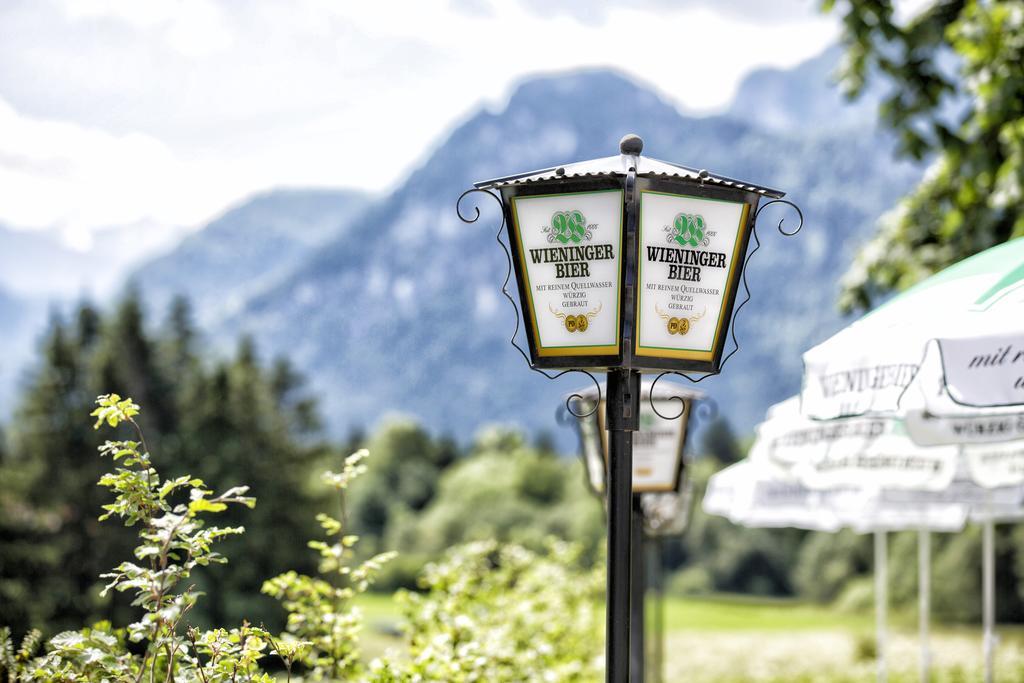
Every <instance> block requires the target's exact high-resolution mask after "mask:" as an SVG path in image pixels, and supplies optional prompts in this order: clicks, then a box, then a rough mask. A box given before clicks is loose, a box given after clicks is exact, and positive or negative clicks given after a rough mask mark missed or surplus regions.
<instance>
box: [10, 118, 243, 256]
mask: <svg viewBox="0 0 1024 683" xmlns="http://www.w3.org/2000/svg"><path fill="white" fill-rule="evenodd" d="M217 166H218V164H215V163H209V162H186V161H183V160H181V159H180V158H178V157H177V156H176V154H175V153H174V151H173V150H172V149H170V148H169V147H168V146H167V145H166V144H164V143H162V142H160V141H159V140H157V139H155V138H153V137H152V136H149V135H145V134H142V133H127V134H124V135H116V134H111V133H108V132H105V131H102V130H99V129H96V128H90V127H85V126H81V125H79V124H76V123H70V122H66V121H54V120H46V119H36V118H31V117H27V116H24V115H21V114H20V113H19V112H17V111H15V109H14V108H13V107H12V106H11V105H10V104H8V103H7V102H5V101H4V100H2V99H0V187H3V188H4V189H3V192H0V221H3V222H5V223H10V224H13V225H17V226H21V227H30V228H31V227H37V228H59V229H61V230H63V231H65V232H66V233H69V235H70V236H71V237H72V238H73V239H74V236H75V235H76V234H77V233H80V232H82V231H90V230H93V229H95V228H98V227H104V226H110V225H123V224H128V223H135V222H138V221H140V220H144V219H146V218H149V217H157V218H158V220H159V221H160V222H163V223H171V224H179V225H182V224H183V225H189V224H192V223H195V222H198V221H200V220H202V219H203V218H205V217H206V216H208V215H210V214H211V213H213V212H214V211H216V210H218V209H219V208H221V207H222V206H223V204H224V202H225V200H226V199H227V198H228V197H230V196H231V195H235V196H237V195H239V194H242V193H244V192H246V191H247V190H248V184H247V183H246V182H245V180H244V179H243V180H241V181H235V180H232V179H230V178H225V179H221V180H219V181H218V182H217V183H216V184H213V185H211V184H210V180H211V178H213V177H216V174H217V171H218V168H217Z"/></svg>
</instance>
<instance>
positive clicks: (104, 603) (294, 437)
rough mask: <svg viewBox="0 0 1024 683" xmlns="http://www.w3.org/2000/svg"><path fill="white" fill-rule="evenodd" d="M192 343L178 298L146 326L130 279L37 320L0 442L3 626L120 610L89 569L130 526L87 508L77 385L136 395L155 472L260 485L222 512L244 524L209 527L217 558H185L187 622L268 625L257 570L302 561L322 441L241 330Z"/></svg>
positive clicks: (84, 433)
mask: <svg viewBox="0 0 1024 683" xmlns="http://www.w3.org/2000/svg"><path fill="white" fill-rule="evenodd" d="M196 345H197V341H196V335H195V333H194V331H193V330H192V327H191V323H190V322H189V313H188V306H187V304H185V302H183V301H178V302H176V303H175V304H174V305H173V306H172V307H171V314H170V316H169V319H168V321H167V324H166V325H165V326H163V327H161V328H159V329H157V330H154V331H150V330H149V329H147V325H146V320H145V315H144V313H143V310H142V307H141V305H140V303H139V299H138V296H137V295H136V293H135V292H133V291H129V292H128V294H127V295H126V296H125V297H124V298H123V299H122V300H121V301H120V303H119V304H118V305H117V306H116V307H115V308H114V310H113V311H111V312H110V313H109V314H103V313H100V312H99V311H98V310H97V309H96V308H94V307H93V306H92V305H90V304H88V303H83V304H81V305H80V306H79V307H78V309H77V311H75V313H74V314H73V315H72V316H70V317H69V318H68V319H63V318H61V317H59V316H55V317H54V319H53V320H52V322H51V324H50V329H49V332H48V333H47V335H46V337H45V338H44V339H43V341H42V345H41V354H40V356H41V357H40V359H39V362H38V365H37V367H36V368H35V370H34V371H33V373H32V374H31V376H30V377H29V379H28V381H27V383H26V385H25V389H24V393H23V396H22V399H21V401H20V404H19V407H18V410H17V413H16V417H15V420H14V421H13V423H12V424H11V425H10V427H9V430H8V431H9V438H8V442H9V443H8V446H7V452H6V453H5V454H4V455H3V457H0V550H2V552H0V601H2V605H3V610H2V611H3V614H2V619H0V620H2V621H3V622H4V623H5V624H7V625H10V626H11V627H12V628H13V629H14V631H15V633H18V632H23V631H25V630H27V629H28V628H29V627H32V626H35V627H40V628H43V629H44V630H45V631H46V632H48V633H50V634H52V633H54V632H55V631H56V630H59V629H64V628H72V627H77V626H79V625H81V624H82V623H91V621H93V620H96V619H100V618H106V617H113V618H115V619H120V618H122V617H125V616H126V615H125V614H124V613H123V610H124V609H125V607H126V605H124V604H123V603H122V601H121V600H120V596H115V597H109V598H106V599H101V598H100V597H99V589H100V587H101V582H100V579H99V575H100V573H101V572H103V571H106V569H107V568H109V567H110V566H113V564H116V562H114V561H113V560H114V559H116V558H119V557H124V556H126V554H128V553H130V551H131V547H130V545H129V543H130V540H131V539H130V535H128V536H126V535H125V534H124V533H122V532H120V531H119V530H118V529H117V528H116V527H115V526H114V524H113V523H111V522H107V523H105V524H100V523H99V522H97V521H96V517H97V516H98V512H99V511H100V509H101V508H100V506H101V505H102V504H103V503H105V502H107V500H106V496H105V494H104V492H103V490H102V489H101V488H100V487H99V486H97V485H96V482H97V480H98V479H99V477H100V474H101V472H102V470H103V468H104V467H105V466H106V465H107V464H106V463H105V462H104V461H102V460H101V459H99V458H96V457H94V456H93V455H92V454H94V453H95V448H96V447H97V446H98V445H99V440H100V437H99V436H98V435H97V434H96V433H95V432H94V431H93V430H92V428H91V425H90V424H89V421H88V420H87V419H84V416H87V415H88V414H89V412H90V410H91V400H90V397H91V396H94V395H97V394H102V393H107V392H110V391H116V392H120V393H121V394H122V395H132V396H138V397H140V399H144V400H145V405H146V411H145V412H144V413H143V414H141V415H140V416H139V418H140V422H141V424H142V425H143V427H144V428H145V430H146V433H147V439H148V442H149V443H148V446H149V447H150V448H152V449H153V451H154V453H155V454H156V456H157V457H158V458H160V459H161V460H162V461H164V462H167V463H169V465H168V467H167V470H168V472H169V473H170V474H172V475H177V474H179V473H182V472H192V473H194V474H195V475H196V476H199V477H202V478H204V479H208V480H210V481H223V482H233V481H234V482H247V483H250V484H251V485H252V490H253V493H254V494H255V495H256V496H257V497H259V498H260V503H261V504H260V505H259V506H258V507H257V509H256V510H253V511H249V510H246V511H245V512H243V513H239V514H237V515H236V514H234V512H232V513H231V514H229V515H228V517H230V521H227V518H225V521H226V522H227V523H229V524H232V525H234V524H240V525H245V526H247V527H250V528H255V529H258V531H255V532H254V533H249V534H245V535H244V536H242V537H238V538H237V539H232V540H231V541H230V542H229V543H225V549H224V550H225V552H226V553H227V554H228V556H229V557H231V558H232V562H231V564H229V565H228V566H227V567H224V568H223V569H222V570H221V571H218V572H216V573H212V572H201V573H200V576H199V578H198V583H199V586H200V588H201V589H203V590H207V591H208V593H209V596H208V598H207V599H206V600H204V601H203V602H202V603H201V604H200V607H198V608H197V612H196V613H195V615H194V616H195V618H196V621H197V623H201V624H207V623H237V622H239V621H240V620H241V619H243V618H248V619H249V620H251V621H253V622H254V623H259V622H261V621H264V622H266V623H267V624H268V625H278V622H279V621H280V619H281V616H280V611H279V610H278V609H277V608H276V606H275V604H274V602H273V601H272V600H270V599H269V598H263V597H262V596H260V594H259V588H260V586H261V584H262V582H263V581H264V580H265V579H266V578H267V577H268V576H273V575H274V574H276V573H280V572H282V571H284V570H286V569H292V568H294V569H297V570H299V571H309V570H312V569H314V567H313V560H312V559H311V558H310V557H309V553H308V552H306V548H305V541H304V539H306V538H309V537H311V536H313V535H315V533H316V524H315V522H313V521H312V520H313V517H314V514H315V510H316V508H317V506H318V505H319V502H320V501H319V500H318V496H320V495H321V494H319V493H318V492H315V491H316V490H315V489H313V488H312V485H311V482H312V478H313V466H314V464H316V463H318V462H323V460H324V459H325V458H327V457H329V454H330V453H331V452H330V451H329V449H327V447H326V446H324V445H323V442H322V440H321V438H320V437H319V436H318V433H317V432H316V420H315V417H314V416H315V410H314V406H313V403H312V401H311V400H310V399H309V397H308V396H306V395H305V394H304V393H303V392H302V390H301V386H300V382H299V380H298V378H297V377H296V376H295V375H294V373H292V372H291V371H290V369H289V367H288V366H287V365H286V364H283V363H280V362H279V363H277V364H275V365H273V366H272V367H271V368H269V369H268V368H266V367H265V366H264V365H262V364H261V363H260V361H259V360H258V358H257V356H256V352H255V348H254V347H253V345H252V343H251V342H249V341H247V340H242V341H241V342H240V343H239V346H238V349H237V351H236V352H235V354H234V355H233V356H232V357H230V358H226V359H222V360H213V359H208V358H207V359H204V358H201V357H200V356H199V355H198V353H197V349H196V348H195V347H196Z"/></svg>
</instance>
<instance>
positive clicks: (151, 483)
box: [0, 394, 603, 683]
mask: <svg viewBox="0 0 1024 683" xmlns="http://www.w3.org/2000/svg"><path fill="white" fill-rule="evenodd" d="M140 410H141V409H140V408H139V406H138V405H137V404H136V403H135V402H134V401H132V400H131V399H127V398H125V399H122V398H121V397H120V396H118V395H117V394H109V395H103V396H100V397H99V398H98V399H97V407H96V409H95V410H94V411H93V412H92V417H94V418H95V428H96V429H99V428H101V427H103V428H110V429H118V428H119V427H122V428H123V427H126V426H128V427H130V429H131V431H130V437H131V438H129V439H123V440H116V441H109V440H108V441H104V442H103V443H102V444H101V445H100V446H99V452H100V454H101V455H102V456H104V457H105V458H107V462H108V463H110V464H109V465H108V469H109V468H112V469H109V471H106V472H105V473H103V474H102V476H101V477H100V481H99V483H100V485H101V486H102V487H103V488H105V489H106V490H107V491H108V492H110V493H113V494H114V495H113V501H112V502H109V503H106V504H104V505H103V510H104V512H103V514H102V515H101V516H100V521H103V520H107V519H111V518H115V519H119V520H120V521H122V522H123V525H124V526H126V527H135V528H136V529H137V531H136V535H135V536H136V543H137V545H136V547H135V549H134V551H133V552H132V556H133V559H132V560H126V561H121V562H120V563H119V564H118V565H117V566H116V567H115V568H114V569H113V570H112V571H110V572H107V573H105V574H104V575H103V578H104V579H106V580H107V585H106V587H105V588H104V589H103V592H105V593H106V592H111V591H113V592H118V593H125V594H129V595H131V596H133V600H132V608H133V611H134V619H133V620H132V621H131V623H129V624H128V625H127V626H123V627H122V626H115V625H113V624H112V623H111V622H109V621H106V622H99V623H96V624H94V625H93V626H91V627H88V628H80V629H76V630H67V631H64V632H61V633H58V634H57V635H55V636H54V637H53V638H51V639H49V640H48V641H46V642H45V645H43V642H42V638H41V634H40V632H39V631H38V630H33V631H30V632H29V633H28V635H27V636H26V637H25V638H24V639H23V640H22V641H21V644H20V646H19V647H17V648H15V646H14V640H13V638H12V635H11V631H10V629H9V627H4V628H2V629H0V680H5V681H8V683H17V682H20V681H32V680H45V681H58V680H59V681H134V682H135V683H141V682H142V681H147V682H148V683H156V682H157V681H162V682H163V683H178V682H180V683H186V682H188V683H195V682H196V681H202V683H227V682H228V681H230V682H231V683H272V681H274V680H278V679H276V678H275V676H274V675H273V674H272V673H270V671H269V670H268V668H267V667H268V666H272V665H273V663H274V662H275V661H279V662H280V664H281V665H282V666H283V668H284V669H285V672H286V676H287V680H288V681H291V680H292V679H293V676H298V680H304V681H353V680H365V681H370V682H371V683H397V682H402V683H415V682H424V683H425V682H428V681H436V682H437V683H442V682H444V683H449V682H457V681H478V680H487V681H496V682H499V683H500V682H501V681H509V682H512V681H520V680H547V681H553V682H559V683H560V682H566V683H569V682H573V681H584V680H595V679H596V678H597V677H598V675H599V668H600V645H599V643H600V640H599V633H600V624H601V617H602V614H603V612H602V610H601V606H600V600H599V598H600V595H601V588H602V586H603V576H602V574H601V572H600V571H599V570H594V569H592V568H587V567H586V566H583V565H582V564H581V563H580V549H579V548H578V547H574V546H572V545H569V544H565V543H562V542H558V541H554V540H550V541H548V542H547V543H546V547H545V552H543V553H535V552H532V551H530V550H527V549H525V548H522V547H519V546H513V545H499V544H498V543H496V542H495V541H486V542H480V543H477V544H471V545H469V546H466V547H463V548H457V549H455V550H453V551H452V552H451V554H450V555H449V556H448V557H447V558H446V559H445V561H443V562H441V563H439V564H437V565H431V566H430V567H429V568H428V569H427V571H426V573H425V575H424V577H423V579H422V587H423V588H424V589H425V591H426V592H425V594H423V595H407V596H406V598H405V600H406V605H407V616H408V618H409V623H408V626H407V631H408V633H409V653H410V656H409V657H408V658H397V659H390V660H388V661H382V660H375V661H374V662H372V663H371V664H370V666H369V667H367V666H366V665H365V664H364V662H363V659H362V657H361V656H360V650H359V632H360V630H361V628H362V616H361V613H360V612H359V610H358V609H357V608H356V607H355V606H354V599H355V598H356V596H358V595H359V594H360V593H362V592H364V591H366V590H367V589H368V588H369V586H370V585H371V583H372V582H373V581H374V579H375V576H376V574H377V573H378V572H379V571H380V569H381V568H382V566H383V565H384V564H385V563H386V562H388V561H389V560H390V559H392V557H393V553H390V552H389V553H383V554H380V555H377V556H374V557H372V558H370V559H368V560H366V561H363V562H357V561H355V555H356V552H355V548H356V545H357V544H358V542H359V538H358V536H356V535H353V534H351V533H349V529H348V528H347V526H346V523H345V522H344V521H342V520H340V519H337V518H335V517H332V516H330V515H327V514H323V513H321V514H319V515H317V521H318V522H319V523H320V526H321V528H322V530H323V532H324V534H325V536H326V540H316V541H311V542H310V543H309V547H310V548H312V549H313V550H315V551H316V552H317V554H318V555H319V566H318V571H317V574H316V575H308V574H302V573H299V572H296V571H287V572H284V573H282V574H280V575H278V576H276V577H274V578H272V579H270V580H268V581H267V582H266V583H265V584H264V586H263V592H264V593H266V594H268V595H270V596H272V597H273V598H275V599H277V600H279V601H280V602H281V604H282V605H283V607H284V608H285V610H286V611H287V613H288V617H287V628H286V630H285V632H284V633H281V634H279V635H276V636H275V635H274V633H273V632H272V631H271V630H269V629H267V628H266V627H264V626H262V625H261V626H258V627H257V626H252V625H251V624H250V623H249V622H245V621H243V622H242V623H241V625H240V626H238V627H235V628H224V627H212V628H207V629H202V628H198V627H196V626H195V625H193V624H192V623H190V618H189V617H190V613H191V612H192V611H193V610H194V608H195V607H196V606H197V605H198V604H199V603H200V601H201V600H202V599H203V595H202V594H201V593H200V592H199V591H197V590H196V586H195V584H193V583H191V579H192V577H193V572H194V571H195V570H197V569H198V568H200V567H205V566H209V565H215V564H224V563H226V562H227V558H226V557H225V556H224V555H223V554H221V553H220V552H219V551H218V550H217V549H215V548H218V547H221V546H222V545H223V543H222V542H223V541H224V540H225V539H227V538H230V537H234V536H238V535H241V534H243V533H244V529H243V528H242V527H231V526H213V525H210V524H209V521H210V520H211V519H212V518H213V517H214V516H221V515H224V514H225V513H226V512H227V510H229V509H230V508H231V507H233V506H235V507H238V506H240V507H243V508H248V509H250V510H251V509H253V508H254V506H255V502H256V501H255V499H253V498H251V497H249V496H247V495H246V494H247V493H248V487H247V486H244V485H240V486H234V487H231V488H229V489H227V490H226V491H224V492H222V493H220V494H215V493H214V492H213V491H212V489H210V488H208V486H207V484H206V483H205V482H204V481H203V480H201V479H199V478H196V477H193V476H192V475H191V474H184V475H181V476H177V477H165V476H164V475H163V474H161V472H160V471H158V469H157V468H156V466H155V465H154V461H153V459H152V456H151V454H150V451H149V447H148V445H147V441H146V438H145V436H144V432H143V430H142V428H141V426H140V420H137V419H136V418H138V417H139V416H140ZM366 457H367V452H366V451H359V452H357V453H355V454H354V455H352V456H350V457H349V458H347V459H346V460H345V462H344V466H343V468H342V469H341V471H340V472H327V473H326V474H324V476H323V479H324V481H326V482H327V483H328V484H329V485H330V487H331V488H332V489H333V490H334V491H335V492H336V493H337V494H341V495H343V494H345V492H346V491H347V490H348V488H349V485H350V484H351V483H352V482H353V481H354V480H355V479H356V478H357V477H359V476H360V475H362V474H363V473H364V472H366V466H365V464H364V462H363V461H364V459H365V458H366ZM243 559H244V558H243ZM41 646H43V650H42V652H39V650H40V647H41Z"/></svg>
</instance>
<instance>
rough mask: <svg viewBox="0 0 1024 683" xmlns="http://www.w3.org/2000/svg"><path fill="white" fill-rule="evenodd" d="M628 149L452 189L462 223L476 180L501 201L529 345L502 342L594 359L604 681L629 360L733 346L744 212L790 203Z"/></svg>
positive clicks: (615, 596) (534, 355) (638, 143)
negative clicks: (602, 389) (599, 374)
mask: <svg viewBox="0 0 1024 683" xmlns="http://www.w3.org/2000/svg"><path fill="white" fill-rule="evenodd" d="M642 151H643V141H642V140H641V139H640V138H639V137H638V136H636V135H627V136H625V137H623V138H622V140H621V141H620V143H619V152H620V153H619V154H618V155H615V156H611V157H606V158H602V159H595V160H592V161H583V162H579V163H574V164H567V165H565V166H558V167H551V168H546V169H541V170H538V171H532V172H529V173H521V174H517V175H511V176H505V177H502V178H495V179H492V180H485V181H481V182H478V183H475V184H474V187H473V188H472V189H470V190H467V191H466V192H465V193H463V194H462V196H460V197H459V201H458V203H457V211H458V213H459V217H460V218H461V219H462V220H464V221H466V222H468V223H472V222H475V221H476V220H477V219H478V218H479V217H480V209H479V207H476V208H475V212H476V213H475V214H474V215H473V216H468V215H466V214H463V212H462V210H461V204H462V201H463V199H464V198H465V197H466V196H467V195H469V194H471V193H473V192H483V193H486V194H489V195H490V196H491V197H493V198H494V199H495V200H497V201H498V203H499V204H500V205H501V209H502V218H503V220H502V225H501V228H499V232H498V241H499V243H501V244H502V246H503V247H504V248H506V253H507V255H508V256H509V262H510V272H509V274H508V275H507V276H506V279H505V285H503V287H502V291H503V293H504V294H505V296H506V297H508V298H509V300H510V301H512V303H513V304H515V303H516V301H515V299H513V298H512V296H511V295H510V294H509V293H508V290H507V284H508V280H509V278H510V276H511V272H512V271H513V270H514V272H515V276H516V285H517V289H518V294H519V307H518V308H517V315H518V311H519V310H522V314H523V317H524V318H525V321H526V325H525V327H526V338H527V343H528V347H529V352H528V353H527V352H526V351H523V349H522V348H521V347H519V346H518V345H516V343H515V336H516V334H517V333H518V327H517V330H516V333H514V334H513V338H512V343H513V345H515V346H516V348H517V349H519V351H520V352H521V353H522V354H523V355H524V356H525V357H526V359H527V361H528V362H529V363H530V366H531V367H532V368H533V369H535V370H538V371H540V372H542V373H544V374H545V375H547V376H548V377H551V378H554V377H558V376H561V375H562V374H564V373H566V372H573V371H578V372H585V373H586V374H588V375H590V372H589V371H590V370H598V371H607V373H608V379H607V387H608V396H607V408H606V413H605V416H604V420H605V422H604V427H605V429H606V430H607V431H608V437H607V438H608V446H609V449H608V450H609V467H608V472H609V486H608V492H609V495H608V563H609V567H608V607H607V625H606V626H607V642H606V647H607V650H606V655H607V669H606V670H607V674H606V680H608V681H613V682H615V683H623V682H625V681H628V680H629V666H628V657H627V656H626V653H627V652H628V651H629V554H630V553H629V551H630V515H631V513H630V507H631V506H630V498H631V495H632V445H633V439H632V436H633V432H635V431H637V430H638V429H639V428H640V424H639V418H640V373H641V371H648V372H661V373H662V374H664V373H686V372H695V373H702V374H703V375H704V376H708V375H711V374H716V373H718V372H719V371H720V369H721V366H722V364H723V363H724V361H725V360H727V359H728V357H729V355H731V353H733V352H734V351H735V348H734V350H733V351H730V352H729V354H728V355H724V357H723V351H724V348H725V339H726V334H727V332H728V330H729V329H730V324H731V322H732V316H733V314H734V304H735V301H736V296H737V290H738V289H739V286H740V284H741V276H742V273H743V270H744V265H745V260H746V259H749V256H750V254H752V253H753V252H754V251H755V250H756V247H755V249H754V250H751V251H750V252H749V253H748V250H747V246H748V242H749V240H750V238H751V236H753V237H754V240H755V242H757V237H756V233H754V226H755V223H756V219H757V216H758V214H759V213H760V211H762V210H763V209H764V208H765V207H767V206H770V205H771V204H774V203H779V202H782V203H786V204H789V205H790V206H793V208H796V207H795V205H793V204H791V203H790V202H788V201H787V200H784V199H782V196H783V193H782V192H780V191H778V190H772V189H770V188H767V187H762V186H759V185H754V184H752V183H748V182H745V181H740V180H736V179H734V178H727V177H725V176H721V175H716V174H713V173H709V172H707V171H703V170H696V169H693V168H689V167H686V166H680V165H677V164H671V163H667V162H664V161H658V160H656V159H651V158H648V157H642V156H640V153H641V152H642ZM762 200H767V201H765V202H764V203H761V202H762ZM797 212H798V213H799V209H797ZM800 221H801V225H802V223H803V217H802V216H801V217H800ZM799 229H800V228H799V227H797V229H796V230H794V231H793V232H792V233H785V234H794V233H795V232H797V231H799ZM779 230H780V231H782V223H781V222H780V223H779ZM502 232H505V234H506V237H507V243H508V247H505V242H502V240H501V235H502ZM744 284H745V283H744ZM747 298H749V292H748V293H747ZM744 303H746V299H744V301H743V303H741V304H740V305H739V306H737V307H736V308H735V310H739V308H740V307H742V306H743V304H744ZM517 322H518V319H517ZM733 338H734V342H735V334H734V335H733ZM736 348H738V347H736ZM547 370H557V371H558V372H557V374H549V373H548V372H546V371H547ZM590 377H591V379H594V377H593V375H590ZM659 377H660V375H659ZM655 381H657V380H655ZM594 382H595V385H596V384H597V380H596V379H594ZM595 410H596V408H595Z"/></svg>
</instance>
